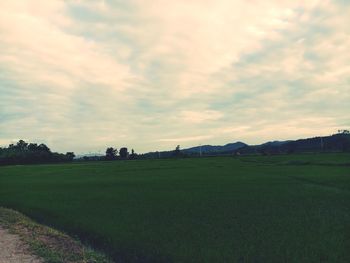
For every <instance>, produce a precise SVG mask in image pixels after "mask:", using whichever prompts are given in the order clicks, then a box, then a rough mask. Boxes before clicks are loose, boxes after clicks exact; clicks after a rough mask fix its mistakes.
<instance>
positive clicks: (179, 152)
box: [174, 145, 181, 157]
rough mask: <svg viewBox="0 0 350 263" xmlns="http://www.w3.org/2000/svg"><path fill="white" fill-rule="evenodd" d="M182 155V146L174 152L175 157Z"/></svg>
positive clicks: (177, 147)
mask: <svg viewBox="0 0 350 263" xmlns="http://www.w3.org/2000/svg"><path fill="white" fill-rule="evenodd" d="M180 155H181V151H180V145H178V146H176V148H175V151H174V156H175V157H178V156H180Z"/></svg>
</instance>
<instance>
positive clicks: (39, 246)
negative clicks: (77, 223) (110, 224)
mask: <svg viewBox="0 0 350 263" xmlns="http://www.w3.org/2000/svg"><path fill="white" fill-rule="evenodd" d="M0 225H1V226H3V227H5V228H7V229H9V230H10V232H11V233H14V234H17V235H19V236H20V237H21V239H22V240H23V241H24V242H25V243H26V244H28V246H29V248H30V250H31V251H32V252H33V254H35V255H37V256H39V257H41V258H43V259H44V261H45V262H47V263H61V262H64V263H71V262H79V263H95V262H96V263H97V262H101V263H102V262H103V263H107V262H111V261H110V260H109V259H108V258H107V257H106V256H104V255H103V254H101V253H99V252H96V251H94V250H92V249H90V248H88V247H86V246H84V245H83V244H82V243H81V242H80V241H78V240H76V239H73V238H72V237H69V236H68V235H66V234H64V233H62V232H59V231H57V230H54V229H52V228H49V227H47V226H43V225H40V224H37V223H35V222H34V221H32V220H31V219H30V218H28V217H26V216H24V215H23V214H21V213H19V212H16V211H14V210H11V209H7V208H2V207H0Z"/></svg>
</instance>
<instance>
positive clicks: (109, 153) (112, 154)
mask: <svg viewBox="0 0 350 263" xmlns="http://www.w3.org/2000/svg"><path fill="white" fill-rule="evenodd" d="M117 153H118V150H117V149H114V148H113V147H108V148H107V149H106V159H107V160H115V159H116V158H117Z"/></svg>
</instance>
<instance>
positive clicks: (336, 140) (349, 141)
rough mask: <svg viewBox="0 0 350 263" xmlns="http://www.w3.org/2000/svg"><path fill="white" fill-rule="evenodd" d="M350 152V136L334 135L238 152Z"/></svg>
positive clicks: (249, 148)
mask: <svg viewBox="0 0 350 263" xmlns="http://www.w3.org/2000/svg"><path fill="white" fill-rule="evenodd" d="M323 151H324V152H343V151H350V134H343V133H339V134H334V135H330V136H323V137H313V138H307V139H300V140H295V141H274V142H267V143H263V144H260V145H247V146H245V147H242V148H240V149H237V150H236V153H240V154H285V153H301V152H323Z"/></svg>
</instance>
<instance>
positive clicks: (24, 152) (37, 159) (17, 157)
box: [0, 140, 74, 164]
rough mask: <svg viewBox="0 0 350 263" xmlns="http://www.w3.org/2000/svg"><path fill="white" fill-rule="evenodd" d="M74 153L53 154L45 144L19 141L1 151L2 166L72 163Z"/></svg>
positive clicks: (0, 160)
mask: <svg viewBox="0 0 350 263" xmlns="http://www.w3.org/2000/svg"><path fill="white" fill-rule="evenodd" d="M72 156H74V153H69V154H68V155H66V154H61V153H53V152H51V151H50V149H49V147H47V146H46V145H45V144H40V145H38V144H36V143H29V144H28V143H26V142H25V141H24V140H19V141H18V142H17V143H16V144H10V145H9V146H8V147H7V148H1V150H0V164H33V163H49V162H66V161H71V160H72V159H73V158H72Z"/></svg>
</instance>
